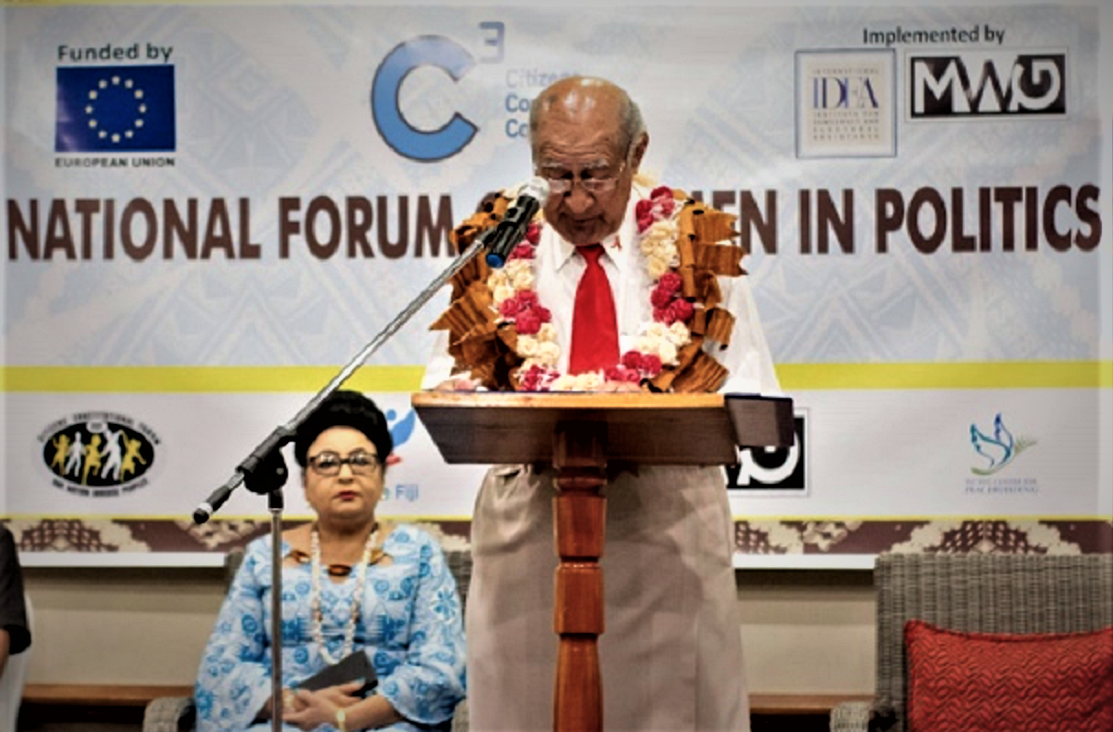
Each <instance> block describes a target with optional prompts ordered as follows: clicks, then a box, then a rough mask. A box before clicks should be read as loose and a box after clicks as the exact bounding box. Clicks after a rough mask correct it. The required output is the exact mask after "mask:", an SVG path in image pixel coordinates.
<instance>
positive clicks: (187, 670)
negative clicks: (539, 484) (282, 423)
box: [25, 568, 874, 694]
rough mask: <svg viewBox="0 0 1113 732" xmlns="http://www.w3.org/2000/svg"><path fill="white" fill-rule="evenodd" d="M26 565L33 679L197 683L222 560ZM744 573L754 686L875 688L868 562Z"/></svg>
mask: <svg viewBox="0 0 1113 732" xmlns="http://www.w3.org/2000/svg"><path fill="white" fill-rule="evenodd" d="M25 574H26V578H25V579H26V585H27V591H28V593H29V594H30V595H31V597H32V598H33V600H34V603H35V612H36V623H37V625H36V628H35V636H34V643H35V655H34V657H33V659H32V663H31V668H30V672H29V678H28V682H29V683H49V684H125V685H127V684H141V685H146V684H156V685H164V684H165V685H191V684H192V683H193V680H194V677H195V675H196V672H197V665H198V663H199V661H200V655H201V650H202V648H203V646H204V644H205V641H206V640H207V639H208V636H209V632H210V630H211V629H212V624H213V621H214V620H215V618H216V615H217V612H218V610H219V608H220V603H221V601H222V599H223V588H224V580H223V576H222V570H220V569H215V568H214V569H181V568H166V569H162V568H160V569H142V570H134V569H126V570H124V569H103V568H94V569H71V568H65V569H61V568H49V569H48V568H30V569H27V570H26V571H25ZM738 578H739V606H740V610H741V615H742V625H741V628H740V632H741V633H742V636H743V642H744V644H745V653H746V670H747V675H748V679H749V684H750V691H751V692H753V693H799V694H807V693H813V694H820V693H828V694H840V693H846V694H869V693H871V692H872V689H873V653H874V645H873V633H874V631H873V628H874V614H873V608H874V601H873V590H872V586H871V584H870V582H871V579H870V573H869V572H844V571H835V572H832V571H792V572H780V571H771V570H768V571H767V570H761V571H742V572H739V573H738ZM554 642H555V636H554Z"/></svg>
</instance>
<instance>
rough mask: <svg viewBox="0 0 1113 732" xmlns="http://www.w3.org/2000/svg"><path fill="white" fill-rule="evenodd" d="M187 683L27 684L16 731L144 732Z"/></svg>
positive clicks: (781, 716)
mask: <svg viewBox="0 0 1113 732" xmlns="http://www.w3.org/2000/svg"><path fill="white" fill-rule="evenodd" d="M190 692H192V688H191V687H188V686H180V687H175V686H107V685H105V686H100V685H68V684H57V685H56V684H28V685H27V687H26V688H25V689H24V698H23V705H22V707H21V709H20V715H19V727H18V731H17V732H141V730H142V728H143V711H144V707H145V706H146V705H147V702H148V701H149V700H150V699H152V698H155V697H160V696H184V695H188V694H189V693H190ZM868 698H869V697H866V696H852V695H823V694H817V695H799V694H754V695H753V696H751V698H750V706H751V716H750V718H751V726H752V732H828V728H829V717H830V710H831V708H832V707H834V706H835V705H837V704H838V703H840V702H843V701H850V700H854V701H865V700H868Z"/></svg>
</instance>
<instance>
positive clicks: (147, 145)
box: [54, 64, 175, 152]
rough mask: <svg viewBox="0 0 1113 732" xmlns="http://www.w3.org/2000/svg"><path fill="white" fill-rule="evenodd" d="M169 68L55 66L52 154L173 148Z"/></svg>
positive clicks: (172, 101) (170, 71)
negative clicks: (56, 103) (55, 122)
mask: <svg viewBox="0 0 1113 732" xmlns="http://www.w3.org/2000/svg"><path fill="white" fill-rule="evenodd" d="M174 143H175V130H174V67H173V66H170V65H167V64H163V65H159V66H60V67H58V122H57V127H56V130H55V136H54V150H55V152H172V151H173V150H174Z"/></svg>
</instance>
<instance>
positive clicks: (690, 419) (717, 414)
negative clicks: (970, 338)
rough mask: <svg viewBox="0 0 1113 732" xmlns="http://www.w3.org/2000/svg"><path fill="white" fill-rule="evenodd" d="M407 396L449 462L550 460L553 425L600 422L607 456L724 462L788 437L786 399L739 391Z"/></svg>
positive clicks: (675, 462)
mask: <svg viewBox="0 0 1113 732" xmlns="http://www.w3.org/2000/svg"><path fill="white" fill-rule="evenodd" d="M411 402H412V404H413V407H414V409H415V410H416V411H417V414H418V417H420V419H421V421H422V422H423V423H424V424H425V427H426V429H427V430H428V431H429V434H430V435H431V436H432V438H433V441H434V442H435V443H436V444H437V447H438V448H439V449H440V451H441V455H442V456H443V457H444V459H445V461H446V462H448V463H477V464H500V463H510V464H515V463H534V462H545V463H547V462H552V458H553V435H554V433H555V431H556V429H557V427H558V426H561V427H567V426H568V424H569V423H571V424H572V425H574V424H575V423H577V422H584V423H593V424H594V425H598V424H600V423H602V424H604V425H605V434H606V439H605V452H606V455H607V458H608V459H609V460H620V461H627V462H634V463H644V464H656V465H732V464H734V463H735V462H737V460H738V453H737V449H736V448H737V447H738V446H758V445H762V446H764V445H769V446H776V447H787V446H790V445H791V444H792V439H793V438H792V400H791V399H789V398H787V397H762V396H756V395H749V394H746V395H743V394H727V395H723V394H649V393H644V392H627V393H608V392H591V393H583V392H559V393H554V392H542V393H523V392H443V391H423V392H417V393H415V394H414V395H413V397H412V399H411Z"/></svg>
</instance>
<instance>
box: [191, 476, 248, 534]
mask: <svg viewBox="0 0 1113 732" xmlns="http://www.w3.org/2000/svg"><path fill="white" fill-rule="evenodd" d="M242 482H243V473H239V472H237V473H236V474H235V475H234V476H232V477H231V478H229V479H228V481H227V482H225V484H224V485H222V486H220V487H219V488H217V489H216V490H215V491H213V492H212V494H211V495H210V496H209V497H208V499H207V500H206V501H205V502H204V503H202V504H200V505H198V506H197V508H195V509H194V510H193V523H195V524H197V525H198V526H200V525H201V524H203V523H205V522H206V521H208V520H209V519H210V518H212V516H213V514H214V513H216V512H217V510H218V509H219V508H220V507H221V506H223V505H224V502H225V501H227V500H228V498H229V497H230V496H231V495H232V491H234V490H235V489H236V487H237V486H239V484H240V483H242Z"/></svg>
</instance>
